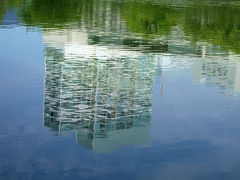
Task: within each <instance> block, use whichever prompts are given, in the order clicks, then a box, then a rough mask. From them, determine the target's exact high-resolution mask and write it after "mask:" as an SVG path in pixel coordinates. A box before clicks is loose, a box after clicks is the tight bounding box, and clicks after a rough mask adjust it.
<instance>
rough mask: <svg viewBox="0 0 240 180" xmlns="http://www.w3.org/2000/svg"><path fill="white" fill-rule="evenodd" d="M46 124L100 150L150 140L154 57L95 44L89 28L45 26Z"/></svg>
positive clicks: (108, 149)
mask: <svg viewBox="0 0 240 180" xmlns="http://www.w3.org/2000/svg"><path fill="white" fill-rule="evenodd" d="M43 37H44V40H45V43H46V50H45V70H46V72H45V93H44V97H45V101H44V125H45V126H47V127H50V128H51V129H52V130H54V131H57V133H58V135H63V134H65V133H67V132H69V131H74V132H75V134H76V139H77V142H78V143H79V144H81V145H83V146H85V147H86V148H89V149H92V150H93V151H94V152H99V153H101V152H108V151H112V150H114V149H117V148H118V147H121V146H124V145H136V144H139V145H144V144H147V143H148V141H149V138H150V137H149V136H150V120H151V111H152V109H151V105H152V86H153V78H154V65H155V61H154V57H152V56H151V55H147V54H142V53H140V52H134V51H130V50H126V49H122V48H121V46H117V47H115V48H113V47H112V46H107V45H105V46H104V45H101V46H100V45H89V44H88V41H89V39H88V38H89V36H88V34H87V33H85V32H84V31H82V32H80V31H74V30H68V32H65V33H61V32H56V31H55V32H53V33H51V32H45V33H44V35H43Z"/></svg>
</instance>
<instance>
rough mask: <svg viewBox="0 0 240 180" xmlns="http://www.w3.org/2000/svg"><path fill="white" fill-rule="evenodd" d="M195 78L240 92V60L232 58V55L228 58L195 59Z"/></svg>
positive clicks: (195, 79)
mask: <svg viewBox="0 0 240 180" xmlns="http://www.w3.org/2000/svg"><path fill="white" fill-rule="evenodd" d="M193 80H194V81H195V82H199V83H206V84H207V85H208V86H215V87H218V88H221V89H223V90H224V91H226V90H230V91H233V92H240V61H239V60H237V59H232V58H231V55H229V56H228V58H227V59H219V58H206V59H203V60H200V61H194V71H193Z"/></svg>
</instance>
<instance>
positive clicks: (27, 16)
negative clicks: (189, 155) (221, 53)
mask: <svg viewBox="0 0 240 180" xmlns="http://www.w3.org/2000/svg"><path fill="white" fill-rule="evenodd" d="M12 9H14V12H12V13H16V15H17V16H18V22H20V23H22V24H23V25H26V26H31V27H39V28H42V29H43V31H48V30H49V29H52V28H56V29H66V28H71V27H72V28H76V27H77V28H85V29H87V30H90V31H95V32H98V33H99V32H102V33H106V32H107V33H111V34H112V33H113V34H117V35H119V36H132V37H134V38H137V39H138V40H139V39H141V40H143V42H142V41H139V42H138V41H130V42H128V41H127V40H126V42H125V43H127V44H128V45H129V46H134V47H136V46H139V45H141V43H142V45H144V43H147V42H145V41H151V43H153V42H154V40H155V41H157V44H159V42H160V43H162V44H164V45H167V44H168V43H169V41H170V40H169V38H172V37H173V33H180V34H179V35H180V36H181V33H182V38H184V40H187V41H189V42H191V43H193V44H197V45H199V43H200V45H201V44H205V45H208V43H210V44H212V45H213V46H217V47H218V48H219V47H221V48H224V49H225V50H227V51H232V52H234V53H239V52H240V41H239V40H240V39H239V38H240V35H239V33H240V23H239V22H240V11H239V9H240V4H239V3H238V2H237V1H234V0H231V1H227V3H226V1H223V0H204V1H198V0H194V1H188V0H186V1H176V0H174V1H167V0H166V1H157V0H155V1H126V0H125V1H120V2H119V1H115V0H108V1H103V0H101V1H97V0H90V1H85V0H59V1H53V0H43V1H42V0H30V1H23V0H14V1H7V0H4V1H1V3H0V22H2V24H4V22H3V19H4V16H5V14H7V13H8V12H9V11H11V10H12ZM5 23H6V22H5ZM176 29H177V30H176ZM97 38H99V37H96V39H97ZM116 38H120V37H116ZM179 38H180V39H181V37H179ZM180 39H179V40H180ZM111 41H112V43H114V42H113V41H114V39H112V40H111ZM135 43H136V44H135ZM139 43H140V44H139ZM153 46H154V44H153ZM155 48H156V49H158V50H159V47H157V46H156V44H155ZM160 49H161V48H160ZM207 49H208V48H207Z"/></svg>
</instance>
